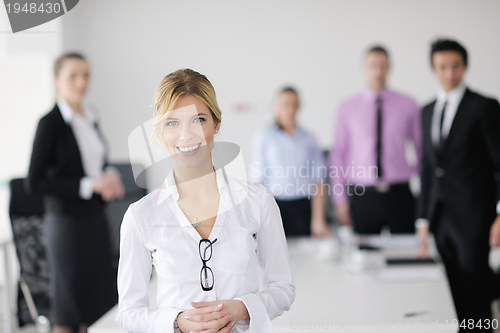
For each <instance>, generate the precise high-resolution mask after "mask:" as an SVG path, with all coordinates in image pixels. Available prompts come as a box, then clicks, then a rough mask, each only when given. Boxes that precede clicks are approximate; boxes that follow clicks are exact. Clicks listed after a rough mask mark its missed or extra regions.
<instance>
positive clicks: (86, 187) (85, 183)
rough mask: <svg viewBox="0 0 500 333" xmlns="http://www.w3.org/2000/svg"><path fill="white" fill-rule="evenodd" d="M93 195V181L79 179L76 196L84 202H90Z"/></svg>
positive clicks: (90, 179) (87, 178) (84, 178)
mask: <svg viewBox="0 0 500 333" xmlns="http://www.w3.org/2000/svg"><path fill="white" fill-rule="evenodd" d="M92 193H93V180H92V178H90V177H83V178H82V179H80V188H79V189H78V194H79V195H80V198H82V199H85V200H90V198H92Z"/></svg>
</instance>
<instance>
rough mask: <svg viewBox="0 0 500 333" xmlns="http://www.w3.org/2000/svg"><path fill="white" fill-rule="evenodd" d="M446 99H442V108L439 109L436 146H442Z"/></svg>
mask: <svg viewBox="0 0 500 333" xmlns="http://www.w3.org/2000/svg"><path fill="white" fill-rule="evenodd" d="M447 103H448V101H444V105H443V110H442V111H441V119H440V121H439V136H438V147H439V148H442V147H443V134H442V132H443V124H444V111H446V104H447Z"/></svg>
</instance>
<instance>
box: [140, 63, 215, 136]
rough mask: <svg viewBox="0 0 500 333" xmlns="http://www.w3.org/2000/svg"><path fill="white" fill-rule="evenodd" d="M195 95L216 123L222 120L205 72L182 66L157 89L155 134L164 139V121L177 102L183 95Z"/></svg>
mask: <svg viewBox="0 0 500 333" xmlns="http://www.w3.org/2000/svg"><path fill="white" fill-rule="evenodd" d="M189 95H191V96H194V97H197V98H198V99H200V100H201V101H202V102H203V103H205V105H206V106H207V107H208V109H209V110H210V112H211V113H212V118H213V120H214V123H215V124H219V123H220V122H221V121H222V111H221V110H220V108H219V105H218V104H217V98H216V95H215V89H214V87H213V86H212V83H210V81H209V80H208V79H207V77H206V76H205V75H203V74H200V73H198V72H196V71H194V70H192V69H189V68H182V69H179V70H177V71H175V72H173V73H170V74H168V75H167V76H165V77H164V78H163V80H161V82H160V83H159V84H158V86H157V87H156V90H155V94H154V104H152V105H151V106H150V107H151V108H152V109H153V134H152V135H151V137H150V141H152V139H153V138H154V136H156V137H157V138H158V139H160V141H162V138H161V136H162V130H163V126H162V125H163V123H164V122H165V120H166V119H167V118H168V116H169V114H170V113H171V112H172V111H173V109H174V106H175V103H177V100H178V99H179V98H180V97H182V96H189Z"/></svg>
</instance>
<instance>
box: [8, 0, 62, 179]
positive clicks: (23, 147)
mask: <svg viewBox="0 0 500 333" xmlns="http://www.w3.org/2000/svg"><path fill="white" fill-rule="evenodd" d="M1 8H2V9H0V117H1V118H0V119H1V120H0V156H1V160H0V161H1V162H0V186H5V185H6V182H7V181H8V180H10V179H11V178H14V177H24V176H25V175H26V173H27V172H28V167H29V161H30V155H31V149H32V145H33V139H34V137H35V131H36V126H37V124H38V120H39V118H40V117H41V116H42V115H43V114H45V113H47V111H48V110H49V108H52V105H53V103H54V96H55V92H54V85H53V76H52V64H53V62H54V59H55V57H57V56H58V55H59V53H61V51H62V37H61V34H60V29H61V25H62V22H61V21H60V20H54V21H51V22H48V23H46V24H44V25H42V26H39V27H35V28H33V29H30V30H26V31H23V32H19V33H16V34H12V30H11V28H10V24H9V20H8V17H7V13H6V11H4V10H3V8H4V7H3V6H2V7H1Z"/></svg>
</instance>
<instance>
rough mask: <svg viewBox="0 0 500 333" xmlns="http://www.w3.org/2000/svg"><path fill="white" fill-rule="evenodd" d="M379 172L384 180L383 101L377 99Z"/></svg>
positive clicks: (379, 175) (379, 176)
mask: <svg viewBox="0 0 500 333" xmlns="http://www.w3.org/2000/svg"><path fill="white" fill-rule="evenodd" d="M376 102H377V170H378V178H382V99H380V97H377V101H376Z"/></svg>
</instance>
